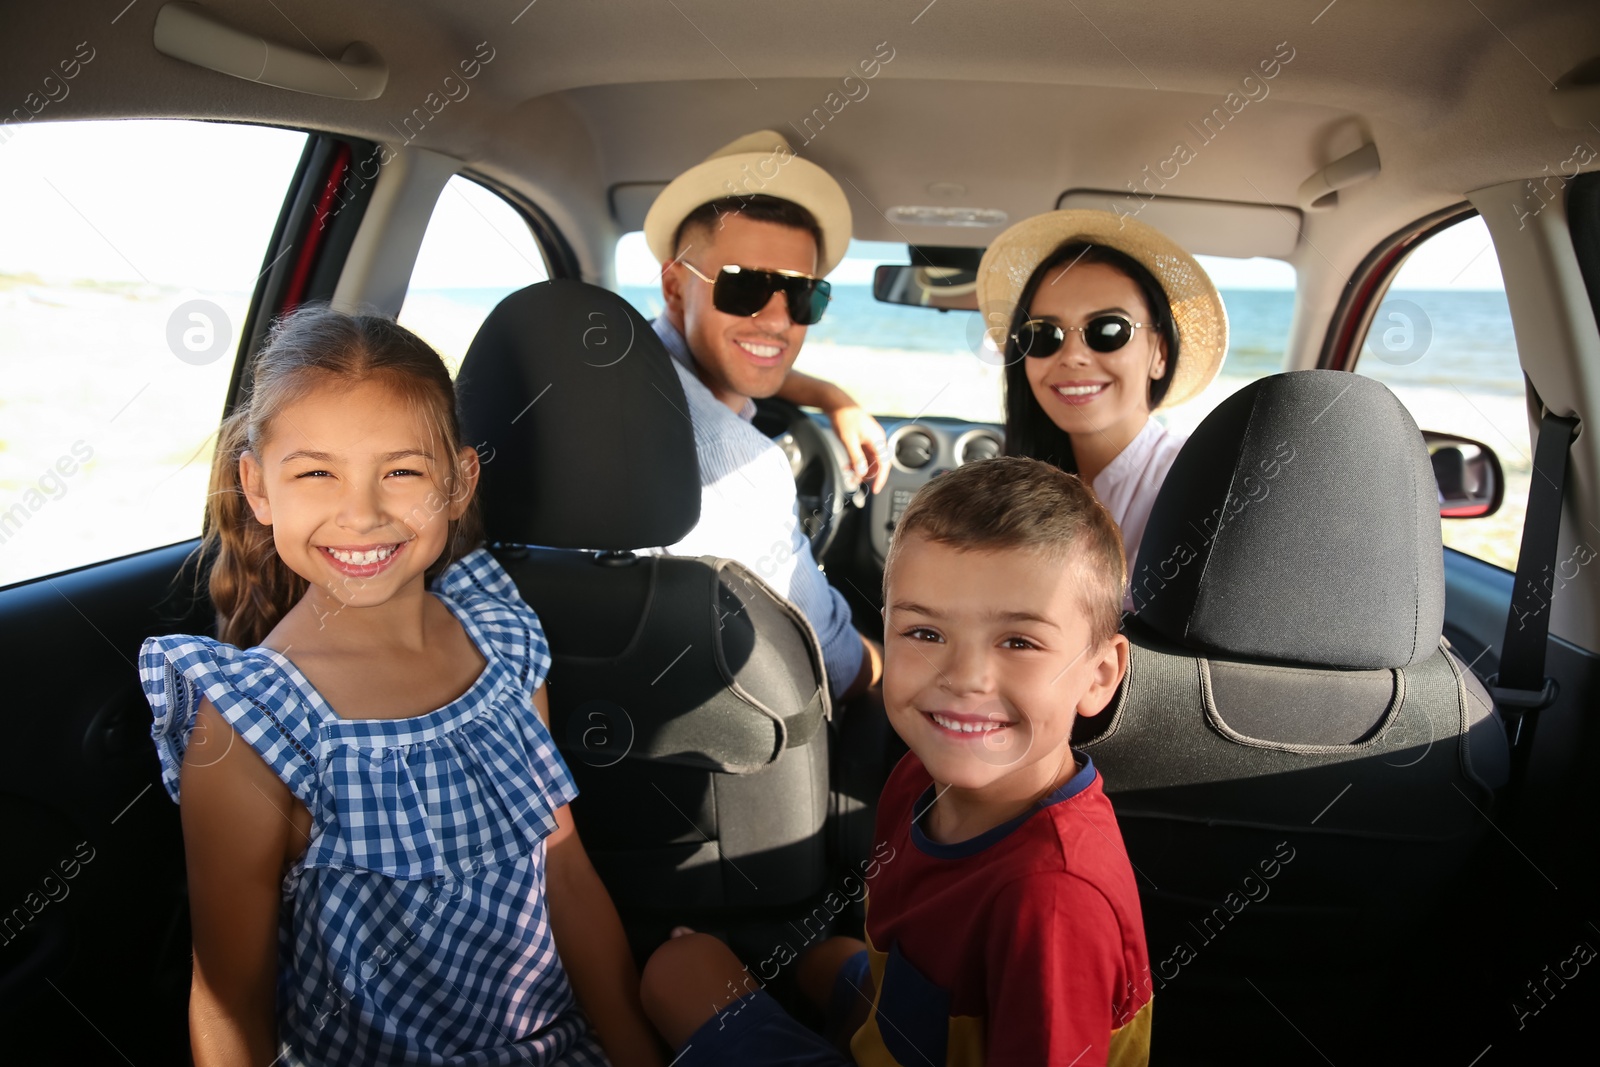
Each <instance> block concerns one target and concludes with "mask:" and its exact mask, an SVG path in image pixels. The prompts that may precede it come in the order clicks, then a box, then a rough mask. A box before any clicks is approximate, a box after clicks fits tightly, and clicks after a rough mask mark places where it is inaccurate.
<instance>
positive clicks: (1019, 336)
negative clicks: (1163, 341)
mask: <svg viewBox="0 0 1600 1067" xmlns="http://www.w3.org/2000/svg"><path fill="white" fill-rule="evenodd" d="M1140 329H1144V330H1153V329H1155V325H1154V324H1153V323H1148V322H1129V321H1128V320H1127V319H1125V318H1123V317H1122V316H1121V315H1096V316H1095V317H1094V318H1092V319H1090V320H1089V321H1088V322H1086V323H1084V324H1083V325H1082V326H1058V325H1056V324H1055V323H1053V322H1050V321H1049V320H1047V319H1029V320H1028V321H1027V322H1024V323H1023V324H1022V325H1021V326H1019V327H1017V332H1016V333H1014V334H1012V335H1011V339H1012V340H1013V341H1015V342H1016V344H1017V351H1018V352H1020V353H1022V354H1023V355H1024V356H1034V357H1037V358H1039V359H1043V358H1045V357H1046V356H1053V355H1055V354H1056V353H1057V352H1059V351H1061V346H1062V345H1064V344H1066V343H1067V334H1068V333H1069V332H1072V333H1081V334H1083V343H1084V344H1086V345H1088V346H1089V347H1090V348H1091V349H1093V350H1094V351H1096V352H1115V351H1117V349H1119V348H1121V347H1123V346H1124V345H1126V344H1127V343H1128V342H1129V341H1131V340H1132V339H1133V331H1134V330H1140Z"/></svg>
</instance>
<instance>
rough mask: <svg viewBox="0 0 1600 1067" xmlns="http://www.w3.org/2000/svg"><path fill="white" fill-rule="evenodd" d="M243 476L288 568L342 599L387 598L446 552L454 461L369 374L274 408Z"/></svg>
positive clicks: (453, 508) (365, 602) (411, 410)
mask: <svg viewBox="0 0 1600 1067" xmlns="http://www.w3.org/2000/svg"><path fill="white" fill-rule="evenodd" d="M259 453H260V454H259V455H256V454H255V453H253V452H252V453H246V455H245V458H244V460H243V461H242V462H241V470H242V472H243V475H242V477H243V481H244V484H245V487H246V492H247V495H248V496H249V497H250V502H251V507H252V508H253V509H254V510H255V513H256V517H257V518H258V519H259V520H260V521H261V522H263V523H265V524H268V525H270V526H271V527H272V539H273V544H274V546H275V547H276V549H277V551H278V555H279V556H280V557H281V558H282V559H283V561H284V563H285V564H287V565H288V567H289V569H291V570H293V571H294V572H295V573H296V574H298V575H300V576H301V577H302V578H304V579H306V580H307V581H308V582H309V583H311V586H312V587H313V591H314V592H315V593H316V594H317V595H321V596H325V597H327V598H331V600H333V601H337V604H333V605H331V606H332V607H333V608H334V609H337V608H338V607H340V606H346V607H367V606H372V605H375V604H380V603H384V602H386V601H388V600H390V599H392V598H393V597H394V596H395V595H396V594H397V593H399V592H401V591H402V590H405V589H408V588H409V587H410V586H411V585H412V584H417V585H418V590H419V591H420V583H421V581H422V579H423V576H424V574H425V573H426V571H427V569H428V567H429V566H431V565H432V564H433V562H434V561H435V560H437V559H438V558H439V556H440V555H441V554H442V553H443V551H444V549H445V546H446V541H447V539H448V536H449V527H450V520H451V519H453V518H456V517H457V516H458V515H459V513H460V511H461V509H462V506H463V505H464V504H465V501H464V500H462V501H454V500H451V499H450V496H449V494H448V492H447V491H446V489H445V486H446V484H447V481H448V476H449V474H450V463H451V461H452V460H454V459H455V458H456V457H453V456H449V455H445V454H442V453H443V445H442V442H440V441H438V440H437V437H436V435H435V434H433V433H430V430H429V427H428V425H427V423H426V420H425V419H423V418H422V416H421V413H420V412H419V411H418V410H417V408H416V407H415V406H414V405H412V404H410V403H409V402H408V401H407V400H406V398H405V397H404V396H403V395H401V394H399V393H397V392H396V391H395V390H394V389H393V388H392V387H391V386H390V385H388V384H387V383H385V382H383V381H381V380H378V379H368V380H366V381H363V382H359V383H357V384H355V385H353V386H349V387H348V388H340V389H319V390H313V391H312V392H310V393H308V394H307V395H305V396H303V397H301V398H300V399H299V400H297V401H296V402H294V403H292V404H290V405H288V406H287V407H285V408H284V409H283V410H282V411H280V412H278V414H277V415H276V417H274V418H273V420H272V424H271V433H270V436H269V437H268V439H267V440H266V441H264V442H262V443H261V445H260V447H259Z"/></svg>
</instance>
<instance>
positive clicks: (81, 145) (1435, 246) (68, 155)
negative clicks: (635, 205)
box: [0, 121, 1502, 291]
mask: <svg viewBox="0 0 1600 1067" xmlns="http://www.w3.org/2000/svg"><path fill="white" fill-rule="evenodd" d="M4 132H5V133H6V134H9V135H10V136H9V137H8V138H7V139H5V140H4V141H3V142H0V203H5V204H7V205H9V206H10V207H11V210H10V211H8V212H7V214H6V219H5V222H4V223H3V224H0V234H3V236H0V273H22V272H32V273H35V274H38V275H41V276H43V277H49V278H62V279H66V278H87V279H93V280H97V281H119V282H137V281H140V280H141V279H146V280H150V281H154V282H158V283H160V284H165V285H175V286H178V287H180V288H182V287H194V288H197V289H234V288H236V287H237V288H241V289H242V291H248V290H249V289H250V288H252V287H253V284H254V279H255V277H256V275H257V274H258V273H259V272H260V270H261V268H262V265H263V252H264V250H265V247H266V244H267V241H268V240H269V238H270V234H271V231H272V226H273V223H274V221H275V220H276V218H277V214H278V211H279V209H280V207H281V205H282V202H283V195H284V191H285V188H286V187H287V185H288V182H289V179H290V177H291V176H292V175H293V172H294V168H295V164H296V162H297V161H298V159H299V156H300V151H301V148H302V146H303V144H304V135H303V134H299V133H294V132H291V131H286V130H274V129H267V128H262V127H252V126H242V125H230V124H226V123H198V122H162V121H127V122H81V123H39V124H38V125H29V126H20V127H19V126H8V127H6V128H5V131H4ZM435 222H436V223H438V224H437V225H434V226H431V227H430V229H429V231H428V236H427V243H426V245H425V248H424V255H423V257H422V262H421V265H420V266H419V268H418V272H417V274H416V276H415V277H414V278H413V283H414V284H415V285H416V286H417V287H418V288H443V287H462V288H471V287H490V286H501V287H503V286H507V285H510V286H520V285H523V284H526V283H527V281H528V280H530V278H529V271H530V269H534V270H536V271H538V272H539V273H540V274H541V275H542V265H541V264H539V263H538V262H537V251H536V249H535V248H534V246H533V243H532V240H531V237H530V236H529V235H528V233H527V230H526V228H525V227H523V226H522V225H521V224H520V222H519V221H518V219H517V217H516V215H515V214H514V213H513V212H511V211H510V209H509V208H508V207H507V206H506V205H505V204H504V202H503V201H500V200H499V199H498V198H497V197H495V196H494V195H493V194H491V193H488V192H487V191H485V190H483V189H482V188H481V187H479V186H476V185H474V184H473V183H471V182H468V181H466V180H464V179H457V180H454V181H453V182H452V183H451V186H449V187H447V189H446V191H445V195H444V196H442V197H441V199H440V202H439V206H438V207H437V208H436V210H435ZM1198 258H1199V259H1200V261H1201V263H1202V264H1203V265H1204V266H1205V268H1206V270H1207V271H1208V272H1209V273H1210V274H1211V276H1212V278H1213V280H1215V281H1216V283H1217V285H1218V287H1219V288H1223V289H1241V288H1244V289H1292V288H1293V287H1294V271H1293V269H1292V268H1291V267H1290V266H1289V265H1288V264H1287V263H1285V262H1283V261H1281V260H1273V259H1260V258H1258V259H1248V260H1241V259H1219V258H1217V257H1211V256H1201V257H1198ZM879 262H902V263H903V262H906V252H905V246H904V245H898V244H891V243H885V242H865V241H858V242H852V243H851V256H850V258H849V259H847V260H846V261H845V263H843V264H842V265H841V266H840V267H839V269H838V270H837V271H835V272H834V274H833V275H832V279H833V281H834V282H835V283H836V284H853V283H854V284H865V283H867V282H869V281H870V280H871V271H872V267H873V266H874V265H876V264H877V263H879ZM617 272H618V280H619V281H620V282H621V283H622V284H624V285H628V284H634V285H650V284H654V282H655V279H656V275H657V267H656V264H655V261H654V259H652V258H651V256H650V254H649V251H648V250H647V249H646V248H645V245H644V240H643V235H642V234H630V235H628V236H626V237H624V238H623V239H622V241H621V242H620V243H619V245H618V250H617ZM1501 286H1502V283H1501V280H1500V271H1499V264H1498V262H1497V261H1496V259H1495V256H1494V253H1493V251H1492V250H1491V249H1490V247H1489V238H1488V233H1487V230H1486V228H1485V227H1484V224H1483V221H1482V220H1481V219H1479V218H1476V217H1474V218H1472V219H1470V220H1468V221H1467V222H1464V223H1461V224H1459V225H1457V226H1455V227H1452V228H1451V229H1450V230H1447V231H1445V232H1444V233H1442V234H1440V235H1438V236H1437V237H1435V238H1433V239H1432V240H1431V241H1429V242H1428V244H1426V245H1425V246H1423V247H1422V248H1421V249H1419V250H1418V251H1417V252H1415V253H1413V255H1412V257H1411V259H1410V260H1409V261H1408V262H1407V263H1406V265H1405V266H1404V267H1403V268H1402V270H1401V274H1400V276H1399V278H1397V279H1396V282H1395V288H1411V289H1447V288H1455V289H1484V288H1491V289H1492V288H1500V287H1501Z"/></svg>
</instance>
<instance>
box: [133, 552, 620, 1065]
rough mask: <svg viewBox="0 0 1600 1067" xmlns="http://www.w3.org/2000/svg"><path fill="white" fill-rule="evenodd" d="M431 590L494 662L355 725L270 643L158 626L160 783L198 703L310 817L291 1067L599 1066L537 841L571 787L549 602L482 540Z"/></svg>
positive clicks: (150, 684)
mask: <svg viewBox="0 0 1600 1067" xmlns="http://www.w3.org/2000/svg"><path fill="white" fill-rule="evenodd" d="M434 591H435V592H436V593H437V594H438V595H439V598H440V600H441V601H443V603H444V604H445V605H446V606H447V607H448V608H449V609H450V610H451V611H452V612H453V613H454V614H455V616H456V617H457V618H458V619H460V620H461V624H462V626H464V627H465V628H466V632H467V634H468V635H469V636H470V637H471V638H472V640H473V642H474V643H475V644H476V645H477V646H478V648H479V650H480V651H482V653H483V655H484V658H485V659H487V660H488V666H487V667H486V668H485V669H484V671H483V674H482V675H481V676H480V677H479V678H478V680H477V681H476V682H475V683H473V685H472V687H471V688H470V689H469V690H467V692H466V693H465V694H464V695H462V696H461V697H460V698H459V699H457V700H455V701H452V702H451V703H450V704H447V705H446V706H444V707H442V708H440V709H438V710H437V711H430V712H428V713H426V714H424V715H416V716H412V717H410V718H404V719H342V718H340V717H339V716H338V715H337V714H336V713H335V712H334V711H333V709H331V708H330V707H328V705H327V704H326V703H325V702H324V701H323V699H322V697H321V696H320V695H319V694H318V693H317V691H316V690H315V689H314V688H312V686H311V684H310V683H309V682H308V681H307V680H306V678H305V676H304V675H302V674H301V673H300V672H299V670H298V669H296V667H295V665H294V664H293V663H291V662H290V661H289V660H288V659H286V658H285V657H284V656H282V655H279V654H278V653H277V652H274V651H272V650H270V649H266V648H260V647H257V648H249V649H244V650H243V651H241V650H239V649H237V648H234V647H232V646H231V645H224V644H221V643H219V642H216V641H212V640H210V639H208V638H204V637H187V636H171V637H152V638H150V639H149V640H147V641H146V642H145V643H144V647H143V648H142V649H141V650H140V657H139V673H140V677H141V680H142V681H143V683H144V691H145V695H146V696H147V697H148V698H149V700H150V706H151V707H152V708H153V709H154V711H155V725H154V726H153V728H152V729H151V734H152V736H153V737H154V738H155V742H156V750H157V752H158V753H159V754H160V757H161V777H162V782H163V784H165V786H166V788H167V792H168V793H170V794H171V795H172V799H173V800H177V799H178V772H179V768H180V767H181V766H182V765H183V753H184V748H185V746H186V744H187V742H188V738H189V731H190V730H191V729H192V727H193V725H194V718H195V713H196V711H197V710H198V707H199V703H200V698H201V697H206V698H209V699H210V701H211V703H212V704H214V705H215V706H216V708H217V710H218V711H219V712H221V714H222V716H223V718H225V719H226V720H227V721H228V722H229V724H230V725H232V727H233V729H234V731H235V732H236V733H237V734H238V735H239V737H240V738H241V739H243V740H244V741H245V742H246V743H248V744H249V745H250V747H251V748H253V749H255V751H256V752H257V753H259V754H260V756H261V758H262V759H264V760H265V761H266V762H267V764H268V765H269V766H270V767H272V769H273V770H274V771H275V772H277V775H278V777H279V778H281V779H282V780H283V781H284V783H285V784H287V785H288V787H289V789H290V791H291V792H293V793H294V795H295V796H296V797H298V798H299V799H300V801H301V803H303V804H305V806H306V808H307V809H308V810H309V811H310V812H311V817H312V828H311V841H310V844H309V845H308V847H307V849H306V853H305V855H304V857H303V858H302V859H300V860H299V861H298V862H296V863H295V865H294V867H293V868H292V869H291V870H290V871H289V873H288V875H287V876H286V877H285V878H284V882H283V893H282V898H281V902H280V908H279V917H280V922H279V938H278V948H279V951H278V959H279V975H278V995H277V1004H278V1035H279V1042H280V1051H281V1053H282V1056H281V1058H280V1060H279V1062H280V1063H283V1064H300V1063H304V1064H354V1063H363V1064H364V1063H384V1064H432V1065H445V1064H451V1065H460V1067H468V1065H472V1067H478V1065H484V1067H487V1065H490V1064H558V1063H559V1064H574V1065H589V1064H605V1062H606V1059H605V1056H604V1054H603V1053H602V1052H601V1051H600V1048H599V1045H598V1044H597V1043H596V1042H595V1040H594V1038H593V1036H592V1033H591V1031H590V1030H589V1027H588V1024H587V1022H586V1020H585V1019H584V1017H583V1014H582V1013H581V1011H580V1010H579V1008H578V1005H577V1001H576V999H575V998H574V996H573V993H572V989H571V986H570V985H569V984H568V982H567V975H566V972H565V971H564V970H563V969H562V966H561V961H560V960H559V959H558V958H557V956H556V945H555V939H554V937H553V935H552V934H551V930H550V921H549V915H548V914H547V912H546V908H545V899H544V864H545V848H544V838H545V836H546V835H548V834H549V833H550V832H551V831H553V830H554V829H555V826H556V822H555V810H556V809H557V808H558V807H560V806H561V805H563V804H565V803H567V802H568V801H570V800H571V799H572V798H573V797H574V796H576V795H577V788H576V787H575V786H574V785H573V782H572V778H571V776H570V774H569V773H568V771H567V767H566V764H565V763H563V762H562V759H561V756H560V755H559V754H558V753H557V752H556V749H555V745H554V743H553V742H552V741H551V739H550V734H549V732H548V731H547V730H546V729H545V727H544V725H543V724H542V723H541V722H540V721H539V718H538V714H537V713H536V712H535V711H534V709H533V707H532V705H531V702H530V697H531V694H532V693H533V691H534V690H535V689H537V688H538V687H539V685H540V684H541V683H542V682H543V681H544V677H545V674H546V673H547V672H548V670H549V668H550V652H549V648H548V646H547V645H546V643H545V640H544V633H543V630H542V629H541V628H540V625H539V618H538V616H537V615H535V614H534V612H533V609H532V608H530V607H528V605H527V604H526V603H524V602H523V600H522V597H521V596H520V595H519V594H518V593H517V590H516V587H515V585H513V584H512V581H511V578H510V577H509V576H508V575H507V574H506V572H505V571H504V570H503V569H501V567H500V564H499V563H497V562H496V561H495V559H494V557H492V556H491V555H489V553H488V552H487V551H485V550H483V549H479V550H477V551H475V552H473V553H472V554H470V555H468V556H466V557H465V558H463V559H461V560H459V561H458V562H456V563H455V564H454V565H453V566H451V567H450V568H449V569H448V570H447V571H446V572H445V573H444V574H443V575H441V576H440V578H439V579H438V581H437V582H435V584H434Z"/></svg>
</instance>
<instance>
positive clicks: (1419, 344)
mask: <svg viewBox="0 0 1600 1067" xmlns="http://www.w3.org/2000/svg"><path fill="white" fill-rule="evenodd" d="M621 293H622V295H623V296H624V297H626V298H627V299H628V301H629V302H631V303H632V304H633V305H634V306H635V307H637V308H638V309H639V310H640V311H641V312H642V313H643V314H644V315H645V317H646V318H651V317H654V316H655V315H656V314H658V313H659V312H660V310H661V290H660V289H659V288H656V287H645V286H624V287H622V290H621ZM833 293H834V297H833V302H832V303H831V304H830V305H829V306H828V313H827V315H825V316H824V317H823V320H822V321H821V322H819V323H818V324H817V325H815V326H813V327H811V329H810V331H809V332H808V333H807V334H806V341H807V343H808V344H810V343H821V344H830V343H831V344H836V345H845V346H851V347H864V348H878V349H891V350H897V351H906V352H938V353H945V354H949V353H964V352H975V351H976V350H977V345H978V343H979V342H980V341H981V340H982V327H981V324H980V323H979V321H978V316H977V314H976V313H975V312H970V311H943V312H941V311H934V310H931V309H928V308H912V307H903V306H900V305H895V304H884V303H880V302H879V301H877V300H875V299H874V298H873V296H872V290H871V288H870V287H869V286H864V285H836V286H834V289H833ZM1222 299H1223V303H1224V305H1225V306H1226V307H1227V309H1228V355H1227V358H1226V360H1225V361H1224V363H1223V367H1222V374H1223V375H1224V376H1226V377H1231V378H1246V379H1248V378H1259V377H1261V376H1262V375H1266V374H1273V373H1275V372H1277V371H1279V370H1282V369H1283V361H1284V350H1285V348H1286V347H1287V345H1288V340H1289V320H1290V317H1291V315H1292V314H1293V312H1294V294H1293V293H1292V292H1289V291H1285V290H1270V289H1233V290H1224V291H1223V293H1222ZM1516 352H1517V348H1516V341H1515V339H1514V337H1513V336H1512V332H1511V312H1510V309H1509V308H1508V307H1507V305H1506V298H1505V294H1504V293H1502V292H1498V291H1480V290H1439V291H1434V290H1400V291H1395V292H1392V293H1390V294H1389V295H1388V297H1387V298H1386V299H1385V300H1384V302H1383V303H1382V304H1381V305H1379V308H1378V314H1377V316H1376V317H1375V319H1374V322H1373V327H1372V331H1371V337H1370V338H1369V341H1368V344H1367V346H1366V347H1365V348H1364V350H1363V352H1362V358H1361V361H1360V362H1361V369H1362V370H1363V371H1365V372H1368V373H1371V374H1373V376H1374V377H1378V378H1381V379H1382V380H1383V381H1384V382H1385V384H1388V385H1390V386H1391V387H1399V386H1455V387H1456V388H1459V389H1461V390H1462V391H1464V392H1469V393H1490V394H1495V395H1501V396H1517V397H1520V396H1521V395H1522V375H1521V372H1520V370H1518V365H1517V358H1516Z"/></svg>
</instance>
